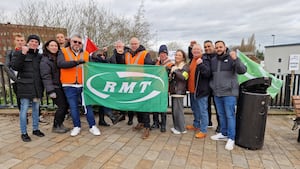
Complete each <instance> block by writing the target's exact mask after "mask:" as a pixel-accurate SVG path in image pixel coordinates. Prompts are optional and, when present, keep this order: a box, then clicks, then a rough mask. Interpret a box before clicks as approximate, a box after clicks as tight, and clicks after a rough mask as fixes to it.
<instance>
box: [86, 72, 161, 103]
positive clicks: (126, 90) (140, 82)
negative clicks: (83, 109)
mask: <svg viewBox="0 0 300 169" xmlns="http://www.w3.org/2000/svg"><path fill="white" fill-rule="evenodd" d="M116 79H117V80H116ZM151 85H152V86H151ZM166 85H167V84H165V83H164V81H163V80H162V78H161V77H159V76H157V75H153V74H149V73H141V72H128V71H124V72H122V71H121V72H105V73H99V74H96V75H93V76H92V77H90V78H89V79H87V81H86V87H87V88H88V89H89V90H90V91H91V92H92V93H93V94H95V95H96V96H98V97H100V98H102V99H108V98H109V97H110V96H111V95H114V94H118V95H119V96H122V98H121V97H120V100H119V101H118V102H119V103H136V102H142V101H147V100H149V99H152V98H154V97H156V96H157V95H159V94H160V93H161V90H160V89H162V88H165V87H166ZM150 86H151V87H150ZM124 98H126V100H124Z"/></svg>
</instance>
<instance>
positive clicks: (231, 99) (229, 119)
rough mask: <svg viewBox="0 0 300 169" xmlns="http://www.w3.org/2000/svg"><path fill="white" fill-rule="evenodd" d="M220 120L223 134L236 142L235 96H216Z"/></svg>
mask: <svg viewBox="0 0 300 169" xmlns="http://www.w3.org/2000/svg"><path fill="white" fill-rule="evenodd" d="M214 99H215V102H216V106H217V110H218V111H217V113H218V115H219V118H220V129H221V133H222V134H223V135H224V136H228V138H230V139H232V140H235V106H236V97H235V96H221V97H218V96H214Z"/></svg>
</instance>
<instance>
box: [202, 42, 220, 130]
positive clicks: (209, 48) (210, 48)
mask: <svg viewBox="0 0 300 169" xmlns="http://www.w3.org/2000/svg"><path fill="white" fill-rule="evenodd" d="M204 51H205V53H204V54H203V56H204V57H207V58H209V59H211V58H213V57H215V56H216V52H215V49H214V45H213V43H212V41H210V40H206V41H204ZM212 98H213V94H212V91H211V92H210V94H209V96H208V127H209V128H210V127H213V123H212V121H211V101H212ZM213 103H214V106H215V111H216V116H217V122H218V125H217V128H216V133H219V132H220V127H219V116H218V113H217V108H216V104H215V100H214V99H213Z"/></svg>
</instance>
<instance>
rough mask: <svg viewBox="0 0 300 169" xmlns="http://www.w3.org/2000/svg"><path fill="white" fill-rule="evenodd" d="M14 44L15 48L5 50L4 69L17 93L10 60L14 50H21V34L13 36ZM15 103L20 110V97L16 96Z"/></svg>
mask: <svg viewBox="0 0 300 169" xmlns="http://www.w3.org/2000/svg"><path fill="white" fill-rule="evenodd" d="M14 44H15V49H13V50H9V51H7V52H6V58H5V65H4V70H5V71H6V73H7V76H8V77H9V78H10V80H11V81H10V83H11V84H12V87H13V91H14V93H15V94H17V83H15V82H16V80H17V72H16V71H15V70H13V69H12V65H11V61H12V57H13V55H14V53H15V52H16V51H19V50H22V46H25V44H26V42H25V37H24V36H23V35H21V34H17V35H16V36H15V40H14ZM17 105H18V108H19V110H20V99H19V98H18V97H17Z"/></svg>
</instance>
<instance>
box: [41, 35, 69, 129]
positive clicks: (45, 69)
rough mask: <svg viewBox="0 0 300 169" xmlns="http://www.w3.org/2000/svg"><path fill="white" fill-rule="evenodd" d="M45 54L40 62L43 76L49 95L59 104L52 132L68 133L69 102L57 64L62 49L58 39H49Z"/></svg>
mask: <svg viewBox="0 0 300 169" xmlns="http://www.w3.org/2000/svg"><path fill="white" fill-rule="evenodd" d="M43 51H44V54H43V55H44V56H43V57H42V60H41V63H40V71H41V77H42V80H43V84H44V87H45V89H46V93H47V95H48V96H49V97H50V98H51V99H52V100H53V102H54V104H55V105H57V107H58V108H57V110H56V112H55V117H54V123H53V128H52V132H54V133H66V132H68V131H69V129H68V128H66V127H65V126H64V125H63V122H64V118H65V115H66V114H67V111H68V103H67V100H66V97H65V94H64V92H63V89H62V85H61V83H60V71H59V69H58V67H57V64H56V58H57V55H58V51H60V46H59V43H58V42H57V41H56V40H49V41H48V42H46V43H45V45H44V47H43Z"/></svg>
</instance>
